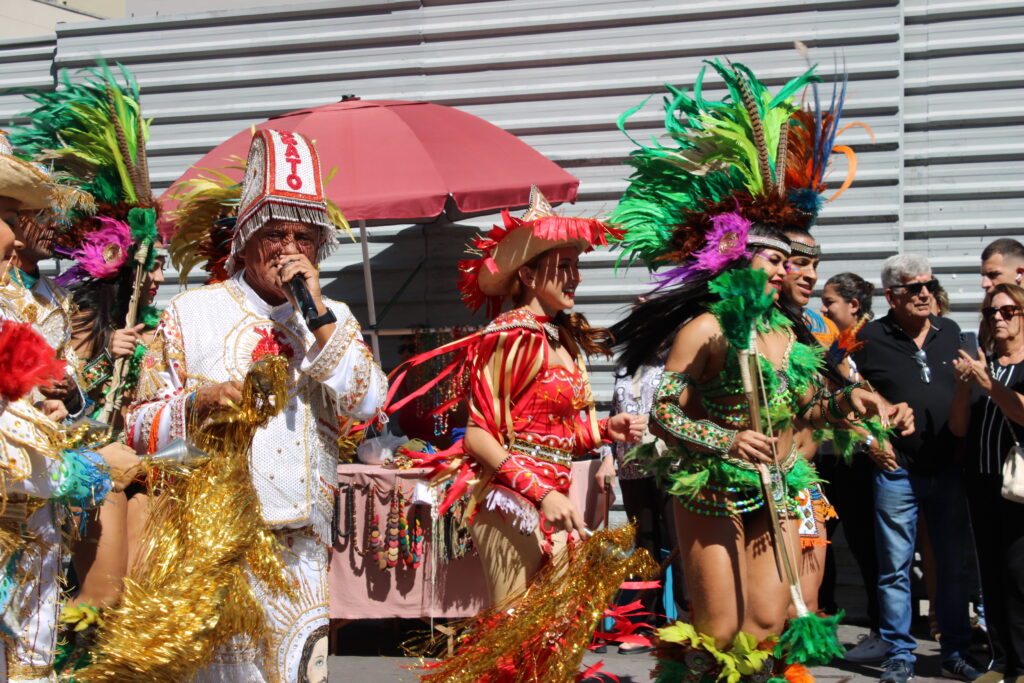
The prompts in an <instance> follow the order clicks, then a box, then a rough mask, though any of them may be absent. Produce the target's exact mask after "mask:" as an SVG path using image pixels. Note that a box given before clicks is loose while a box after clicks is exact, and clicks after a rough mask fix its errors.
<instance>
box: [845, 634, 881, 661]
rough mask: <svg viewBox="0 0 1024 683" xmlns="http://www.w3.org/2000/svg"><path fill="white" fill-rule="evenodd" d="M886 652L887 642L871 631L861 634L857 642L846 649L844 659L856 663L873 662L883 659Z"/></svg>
mask: <svg viewBox="0 0 1024 683" xmlns="http://www.w3.org/2000/svg"><path fill="white" fill-rule="evenodd" d="M888 652H889V643H887V642H885V641H884V640H882V637H881V636H880V635H878V634H877V633H875V632H874V631H872V632H871V633H869V634H868V635H863V636H861V637H860V639H859V640H858V641H857V644H856V645H854V646H853V647H851V648H850V649H849V650H847V651H846V656H845V657H844V659H846V661H848V662H857V663H858V664H873V663H877V662H881V661H882V660H884V659H885V656H886V654H888Z"/></svg>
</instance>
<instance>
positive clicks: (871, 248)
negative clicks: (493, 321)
mask: <svg viewBox="0 0 1024 683" xmlns="http://www.w3.org/2000/svg"><path fill="white" fill-rule="evenodd" d="M1017 4H1018V3H1010V2H981V1H977V2H975V1H973V0H971V1H968V0H962V1H961V2H947V3H940V2H926V1H925V0H905V1H904V2H902V3H901V2H899V1H898V0H830V1H820V2H783V1H781V0H704V1H703V2H687V3H681V2H679V1H678V0H614V1H612V0H595V1H588V2H584V1H581V0H490V1H487V0H479V1H473V0H470V1H456V0H452V1H451V2H446V1H434V0H426V1H424V2H417V1H413V0H394V1H392V2H387V1H385V0H376V1H373V2H370V1H365V2H358V1H348V2H341V3H338V2H333V3H321V4H314V5H293V6H289V7H288V8H287V9H281V10H265V9H254V10H242V11H234V10H232V11H227V12H209V13H204V14H195V15H187V16H161V17H157V18H152V19H138V18H136V19H132V20H120V21H106V22H95V23H90V24H78V25H61V26H59V27H58V30H57V39H56V43H55V45H56V55H55V59H54V65H55V66H56V67H58V68H60V67H72V68H77V67H81V66H85V65H88V64H91V63H92V62H93V61H94V60H95V59H96V58H97V57H101V56H102V57H104V58H106V59H107V60H109V61H120V62H123V63H125V64H126V65H127V66H129V67H130V68H131V69H132V70H133V72H134V73H135V74H136V76H137V77H138V79H139V82H140V84H141V85H142V89H143V103H144V107H145V111H146V112H147V114H148V115H149V116H153V117H155V119H156V122H155V124H154V125H153V128H152V141H151V144H150V150H151V159H150V166H151V169H152V172H153V175H154V181H155V183H156V185H157V187H159V188H164V187H166V186H167V184H168V183H170V182H171V181H172V180H173V179H174V178H176V177H178V176H179V175H180V174H181V173H182V172H183V171H184V170H185V169H186V168H187V167H188V165H189V164H190V163H192V162H193V161H195V160H196V159H198V158H199V157H200V156H201V155H202V154H203V153H205V152H206V151H207V150H209V149H210V148H211V147H213V146H215V145H216V144H218V143H219V142H221V141H223V140H224V139H226V138H227V137H229V136H230V135H232V134H234V133H235V132H237V131H238V130H241V129H242V128H244V127H247V126H249V125H251V124H254V123H257V122H259V121H261V120H263V119H264V118H266V117H267V116H269V115H272V114H275V113H280V112H284V111H290V110H293V109H297V108H300V107H307V106H315V105H318V104H324V103H328V102H334V101H337V100H338V99H340V97H341V95H343V94H345V93H354V94H357V95H359V96H360V97H363V98H364V99H371V98H373V99H385V98H387V99H423V100H430V101H434V102H438V103H442V104H447V105H451V106H456V107H459V108H461V109H464V110H465V111H468V112H470V113H472V114H475V115H477V116H480V117H482V118H485V119H487V120H489V121H491V122H492V123H494V124H496V125H498V126H501V127H503V128H505V129H507V130H509V131H511V132H513V133H515V134H517V135H519V136H520V137H522V138H523V139H524V140H525V141H526V142H528V143H529V144H531V145H533V146H534V147H536V148H537V149H538V150H540V151H541V152H542V153H544V154H546V155H547V156H548V157H550V158H551V159H553V160H555V161H557V162H558V163H560V164H562V165H563V166H564V167H566V168H567V169H568V170H569V171H570V172H572V173H573V174H575V175H577V176H578V177H579V178H580V180H581V184H580V201H579V202H578V203H577V205H575V206H573V207H565V208H564V209H563V210H565V211H571V212H578V213H580V214H585V215H599V214H603V213H605V212H607V211H608V210H609V209H611V208H612V206H613V205H614V203H615V201H616V199H617V197H618V196H619V195H620V194H621V192H622V190H623V189H624V188H625V186H626V181H625V177H626V176H627V174H628V169H627V168H626V167H624V166H622V165H621V162H622V160H623V158H624V157H625V156H626V155H627V154H628V153H629V151H630V144H629V143H628V141H627V140H625V138H624V137H623V136H622V135H621V134H620V133H619V132H618V131H617V130H616V129H615V120H616V118H617V117H618V115H619V114H620V113H621V112H623V111H624V110H626V109H627V108H629V107H631V106H633V105H635V104H637V103H639V102H640V101H641V100H642V99H643V98H644V97H646V96H648V95H651V94H654V95H656V96H655V97H654V98H652V100H651V102H650V104H649V105H648V107H647V109H645V110H644V111H643V112H641V113H640V114H638V115H636V116H635V117H634V118H633V121H632V124H631V125H632V128H633V130H634V131H635V134H636V135H638V136H647V135H651V134H653V133H655V132H656V131H657V130H658V128H659V126H660V120H661V110H660V93H661V91H662V88H661V86H662V84H664V83H673V84H676V85H686V86H689V85H691V84H692V83H693V81H694V79H695V77H696V74H697V72H698V71H699V69H700V67H701V59H702V58H706V57H715V56H728V57H730V58H732V59H733V60H734V61H740V62H744V63H746V64H748V65H750V66H751V67H752V68H754V70H755V71H756V73H758V75H759V76H760V77H762V78H763V79H765V80H767V81H768V82H769V83H771V84H772V85H773V86H777V85H779V84H780V83H782V82H783V81H784V80H786V79H787V78H789V77H791V76H792V75H794V74H796V73H797V72H799V71H800V69H801V68H802V67H803V60H802V58H801V57H800V56H799V55H798V54H797V52H796V51H795V50H794V49H793V46H792V45H793V41H794V40H801V41H803V42H804V43H806V44H807V45H808V46H809V47H810V50H811V58H812V60H814V61H818V62H819V63H820V64H821V73H822V74H823V75H825V76H826V77H829V76H830V75H831V73H832V68H833V60H836V59H838V60H839V62H840V63H842V62H844V61H845V65H846V68H847V69H848V71H849V73H850V87H849V97H848V104H847V110H846V115H847V117H848V118H849V119H851V120H853V119H856V120H860V121H863V122H865V123H867V124H869V125H870V126H871V127H872V128H873V129H874V132H875V135H876V140H875V144H874V145H871V144H868V142H869V141H868V137H867V135H866V133H864V131H862V130H861V129H858V128H855V129H852V130H851V131H849V132H848V133H847V134H846V135H844V137H843V140H844V142H847V143H850V144H853V145H854V147H855V148H856V150H857V152H858V155H859V161H860V167H859V171H858V180H857V183H856V184H855V185H854V187H853V188H852V189H851V190H849V191H848V192H847V193H846V194H845V195H844V196H843V197H841V198H840V199H839V200H838V201H837V202H835V204H832V205H829V206H828V207H827V208H826V209H825V211H824V212H823V216H822V218H821V221H820V225H819V226H818V227H817V228H816V230H815V232H816V235H817V236H818V238H819V239H820V240H821V242H822V243H823V246H824V249H825V252H826V261H825V263H824V264H823V266H822V269H821V275H822V282H823V281H824V279H825V278H827V277H828V276H830V275H832V274H834V273H836V272H839V271H841V270H853V271H855V272H859V273H861V274H862V275H864V276H865V277H867V278H868V279H871V280H875V281H876V282H877V279H878V271H879V265H880V263H881V261H882V260H883V259H884V258H885V257H887V256H889V255H891V254H893V253H896V252H897V251H899V250H901V249H903V250H922V251H926V252H927V253H928V254H929V256H931V257H932V258H934V259H935V261H936V263H937V264H939V265H940V266H941V269H942V277H943V279H944V280H946V279H947V278H949V277H952V275H953V274H956V276H957V285H958V286H959V285H960V284H961V283H963V284H969V285H970V287H965V288H964V292H963V293H961V292H959V291H954V298H955V300H956V301H957V303H958V317H960V318H961V320H962V322H966V321H970V320H973V314H972V313H970V312H969V310H968V309H969V308H970V307H971V306H976V304H977V301H978V297H977V293H976V292H974V291H973V288H974V285H975V284H976V277H975V276H974V272H976V270H977V269H976V265H975V264H974V263H973V261H972V259H974V260H976V257H977V252H978V251H979V250H980V248H981V245H982V243H984V242H985V241H987V240H988V239H990V238H993V237H995V236H997V235H1003V234H1014V233H1016V232H1017V228H1018V227H1019V224H1020V218H1019V216H1020V213H1021V211H1020V209H1021V202H1020V197H1021V185H1022V183H1024V181H1022V180H1021V178H1022V176H1024V174H1021V172H1020V171H1021V170H1022V169H1021V146H1022V144H1024V143H1022V142H1021V135H1020V132H1021V121H1020V113H1021V107H1022V106H1024V94H1022V91H1021V89H1020V88H1019V87H1016V88H1015V87H1008V85H1009V84H1014V83H1016V84H1018V86H1019V84H1020V82H1021V80H1022V79H1021V78H1020V75H1021V73H1020V69H1021V68H1022V67H1021V66H1020V59H1019V58H1020V46H1019V42H1020V41H1019V39H1016V37H1017V36H1019V35H1021V28H1024V26H1022V23H1024V18H1022V15H1021V10H1020V9H1018V8H1016V7H1015V6H1016V5H1017ZM37 47H38V46H37ZM24 49H25V48H24V47H19V46H13V45H12V46H7V45H0V69H2V70H3V71H2V72H0V73H2V74H3V76H4V77H7V76H10V77H12V78H27V79H30V80H31V79H35V82H37V83H39V82H40V76H39V74H42V75H44V76H45V75H46V74H47V73H48V70H49V69H48V65H47V68H45V69H41V70H40V69H39V68H37V67H36V66H35V63H34V62H27V61H26V62H25V68H24V76H22V75H21V68H20V67H19V66H18V64H17V63H16V62H15V61H14V60H15V59H16V57H15V56H14V55H15V54H16V53H17V52H18V50H24ZM40 49H41V48H40ZM49 49H51V50H52V49H53V44H52V43H51V44H50V48H49ZM29 64H32V66H31V68H29ZM44 80H45V79H44ZM5 82H6V81H5ZM711 82H712V83H715V81H713V80H712V81H711ZM826 87H828V86H826ZM712 89H714V88H712ZM21 108H23V107H21V106H16V105H15V104H14V103H13V100H12V98H10V97H0V115H3V116H5V117H6V116H7V115H9V114H10V113H13V112H14V111H16V110H19V109H21ZM904 126H906V130H905V131H904ZM901 143H902V144H901ZM904 145H905V147H904ZM381 163H386V160H383V159H382V160H381ZM844 163H845V162H844V161H843V160H842V159H837V166H838V168H837V171H836V173H837V174H841V173H842V172H843V169H842V166H843V164H844ZM975 197H977V199H975ZM904 199H905V200H906V201H905V203H904V201H903V200H904ZM493 220H496V217H494V216H492V217H484V218H480V219H475V220H472V221H469V222H467V223H466V224H464V225H460V226H451V225H443V224H433V225H429V226H394V227H381V228H373V229H372V230H371V240H372V241H371V244H370V253H371V258H372V263H373V270H374V282H375V288H376V296H377V306H378V310H380V309H381V308H382V307H383V306H384V305H385V304H386V303H387V301H388V300H389V299H390V297H391V296H392V295H393V294H394V293H395V291H396V290H397V289H398V288H399V286H400V285H401V284H402V282H403V281H404V280H405V276H406V274H407V273H408V272H410V271H411V269H412V268H414V267H415V266H416V264H418V263H419V262H420V261H421V260H424V259H426V263H427V265H426V266H425V267H424V269H423V271H421V273H420V274H419V275H418V276H417V278H416V280H415V281H414V282H413V283H412V286H410V287H409V289H408V290H407V291H406V293H405V296H404V297H403V298H402V299H401V300H400V301H399V302H398V303H396V305H395V306H394V308H393V309H392V310H391V312H390V313H389V314H388V316H387V318H386V320H385V326H390V327H408V326H411V325H413V324H416V323H425V324H432V325H441V324H453V323H466V322H469V321H471V320H472V319H471V318H470V317H469V316H468V314H467V313H466V312H465V311H464V310H463V309H462V307H461V305H460V304H459V303H458V301H457V297H456V291H455V287H454V281H455V269H454V263H455V261H456V260H457V259H458V258H459V257H460V255H461V254H460V252H461V251H462V247H463V245H464V244H465V243H466V241H467V240H468V238H469V237H470V236H471V235H472V234H473V233H474V232H475V231H476V230H478V229H480V228H484V227H487V226H488V225H489V224H490V223H491V222H492V221H493ZM979 224H981V225H984V226H987V227H984V228H981V227H979ZM901 228H902V233H901ZM614 257H615V255H614V254H609V253H606V252H599V253H594V254H589V255H587V256H586V257H585V259H584V265H585V271H584V278H585V281H584V285H583V286H582V287H581V289H580V290H579V292H580V293H579V296H578V299H577V309H578V310H580V311H582V312H584V313H586V314H587V315H588V316H589V317H590V319H591V322H592V323H596V324H609V323H611V322H614V320H616V319H617V318H618V317H619V315H620V314H621V313H622V311H623V308H624V306H626V305H628V303H629V302H630V301H631V299H632V298H633V297H634V296H636V295H638V294H640V293H642V292H643V291H645V289H646V287H647V285H646V283H647V278H646V274H645V272H644V271H643V270H642V269H632V270H629V271H625V272H623V271H619V273H618V274H616V273H615V272H614V269H613V264H614ZM359 259H360V252H359V249H358V246H357V245H349V246H346V247H344V248H343V249H342V250H341V251H340V252H339V253H338V254H337V255H335V256H334V257H332V258H331V259H330V261H329V262H328V263H327V264H325V268H324V270H325V274H326V276H327V278H328V279H330V280H332V283H331V285H329V287H328V289H329V291H330V293H331V294H332V295H334V296H338V297H339V298H342V299H344V300H346V301H348V302H349V303H350V304H351V305H352V306H353V309H354V310H355V311H356V314H357V315H358V316H361V317H363V319H364V320H365V317H364V316H363V313H364V311H365V306H363V305H361V304H362V301H363V300H364V298H365V297H364V293H363V287H362V279H361V270H360V260H359ZM947 273H948V275H947ZM972 278H973V279H972ZM174 289H175V288H174V287H173V286H170V285H169V286H166V287H165V292H164V294H165V295H170V294H171V293H172V290H174ZM968 290H970V291H968ZM385 349H386V351H387V350H389V349H391V350H393V345H389V344H386V345H385ZM595 365H596V369H597V370H598V372H596V373H595V389H596V391H597V394H598V397H599V399H601V400H602V401H603V400H606V399H607V397H608V395H609V389H610V386H609V381H610V375H609V373H608V372H607V370H608V367H607V364H606V363H603V362H601V361H597V362H596V364H595Z"/></svg>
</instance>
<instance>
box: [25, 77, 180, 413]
mask: <svg viewBox="0 0 1024 683" xmlns="http://www.w3.org/2000/svg"><path fill="white" fill-rule="evenodd" d="M84 73H85V74H86V75H87V77H86V78H85V79H84V80H83V81H82V82H74V81H72V80H71V77H70V76H69V75H68V72H67V71H63V72H62V73H61V75H60V77H59V85H58V87H57V88H56V89H55V90H53V91H42V90H25V91H23V93H24V94H25V96H26V97H27V98H29V99H30V100H32V101H33V102H35V104H36V108H35V109H33V110H32V111H30V112H27V113H25V114H24V116H25V117H26V118H28V120H29V123H28V125H26V126H22V127H19V128H15V129H14V131H13V132H12V135H11V141H12V143H13V144H14V145H15V146H16V147H18V149H19V150H20V151H21V152H23V153H25V154H28V155H30V156H31V157H32V158H33V159H35V160H36V161H40V162H44V163H47V164H49V165H51V166H53V167H54V168H55V169H56V170H57V171H58V172H59V173H61V174H62V175H63V176H64V177H66V178H68V179H69V180H70V181H71V182H73V183H74V184H75V185H77V187H78V188H79V189H80V190H81V191H83V192H87V193H89V194H90V195H91V196H92V197H94V198H95V201H96V205H95V207H90V208H92V210H91V211H82V210H72V211H70V212H69V213H68V220H67V225H66V226H65V227H64V230H63V231H62V233H63V234H62V235H61V237H60V239H59V244H58V246H57V247H56V249H55V253H56V254H57V255H58V256H59V257H63V258H68V259H70V260H71V261H72V264H71V266H70V267H69V268H67V269H66V270H65V271H64V272H63V273H61V275H59V276H58V277H57V278H56V280H55V282H56V283H57V284H58V285H60V286H61V287H65V288H67V289H69V290H70V291H71V293H72V296H73V297H74V300H75V303H76V305H77V307H78V309H79V310H80V311H81V312H83V313H85V314H86V315H84V316H78V317H77V318H76V320H75V321H74V322H73V324H74V326H75V329H76V332H79V333H87V334H88V336H90V337H93V338H95V339H96V340H97V344H96V346H97V347H98V348H97V350H96V351H95V353H94V354H93V356H92V357H91V358H88V359H83V362H82V366H81V367H80V368H79V369H78V370H79V372H80V375H81V379H82V385H83V386H82V388H83V390H84V391H85V392H86V395H87V397H88V398H89V399H90V406H89V408H88V409H87V410H88V414H90V415H92V416H95V417H97V418H99V419H101V420H103V421H111V420H112V419H113V420H114V421H115V422H116V420H117V418H116V417H114V414H115V412H116V411H117V409H118V408H119V406H120V405H123V404H126V403H127V401H125V400H124V399H125V397H126V395H127V394H130V393H131V391H132V390H133V389H134V387H135V384H136V383H137V381H138V374H139V367H140V363H141V360H142V355H143V353H144V352H145V348H144V347H142V346H141V345H139V346H138V347H137V348H136V353H135V354H134V355H133V356H132V357H130V358H128V359H122V360H120V361H119V362H117V363H115V362H114V361H113V360H112V359H111V358H110V355H109V353H108V352H107V349H106V346H107V344H106V341H107V336H108V335H109V333H110V330H111V329H120V328H123V327H132V326H134V325H136V324H137V323H139V322H142V323H144V324H145V325H146V329H150V330H152V329H154V328H155V327H156V323H157V321H158V320H159V319H160V311H158V310H157V309H155V308H153V307H152V306H148V305H146V304H145V303H144V302H143V301H142V298H143V297H144V296H145V294H143V293H141V292H140V291H139V290H140V289H141V286H142V282H143V279H144V277H145V274H146V273H148V272H150V271H152V270H153V269H154V268H155V267H156V265H157V259H158V258H160V255H159V253H158V250H157V249H156V246H155V245H156V242H157V241H158V236H157V226H156V221H157V213H156V204H155V201H154V199H153V195H152V191H151V189H150V181H149V168H148V163H147V160H146V140H147V139H148V138H149V124H150V121H148V120H146V119H145V118H144V117H143V116H142V110H141V105H140V94H139V86H138V84H137V83H136V82H135V79H134V78H133V77H132V75H131V73H129V72H128V70H127V69H125V68H123V67H121V68H120V72H119V73H120V80H119V79H118V77H117V76H115V75H114V73H113V72H112V71H111V70H110V69H109V68H108V67H107V66H106V65H105V64H101V65H100V67H99V68H94V69H87V70H85V72H84ZM121 81H123V84H122V82H121ZM93 214H95V215H93Z"/></svg>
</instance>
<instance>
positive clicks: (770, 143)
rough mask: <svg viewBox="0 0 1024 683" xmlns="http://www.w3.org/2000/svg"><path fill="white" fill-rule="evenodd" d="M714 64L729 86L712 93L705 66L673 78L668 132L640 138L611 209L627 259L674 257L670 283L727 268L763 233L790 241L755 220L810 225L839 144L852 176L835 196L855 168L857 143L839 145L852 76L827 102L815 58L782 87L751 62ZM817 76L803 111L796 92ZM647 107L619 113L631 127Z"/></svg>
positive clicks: (651, 263)
mask: <svg viewBox="0 0 1024 683" xmlns="http://www.w3.org/2000/svg"><path fill="white" fill-rule="evenodd" d="M707 64H709V65H710V66H711V67H712V68H713V69H714V70H715V72H716V73H717V74H718V75H719V76H720V77H721V78H722V79H723V81H724V82H725V88H726V91H727V92H726V96H725V97H724V98H723V99H722V100H710V99H707V98H705V96H704V76H705V73H706V67H705V68H704V69H701V72H700V74H699V75H698V77H697V81H696V83H695V84H694V86H693V90H692V91H689V90H683V89H679V88H675V87H672V86H667V87H668V90H669V95H668V96H667V97H665V99H664V106H665V131H666V135H665V138H666V140H664V141H655V142H654V143H653V144H652V145H650V146H647V145H643V144H640V143H638V142H637V143H636V144H637V147H638V148H637V149H636V150H634V151H633V152H632V154H631V155H630V158H629V161H628V162H627V163H629V164H630V165H631V166H633V167H634V172H633V174H632V175H631V176H630V181H631V182H630V185H629V188H628V189H627V190H626V192H625V194H624V195H623V197H622V200H621V201H620V203H619V205H618V206H617V207H616V208H615V210H614V211H613V213H612V215H611V222H613V223H615V224H616V225H618V226H619V227H620V228H622V229H623V231H624V236H623V239H622V240H621V245H622V247H623V256H622V257H620V260H622V259H625V260H627V261H629V262H632V261H634V260H636V259H639V260H641V261H642V262H643V263H644V264H645V265H646V266H647V267H648V268H650V269H651V270H655V269H657V268H658V267H660V266H662V265H665V264H672V265H674V266H675V267H674V268H673V269H672V270H671V271H669V272H667V273H664V274H662V275H660V276H659V279H660V280H661V282H662V286H665V285H670V284H676V283H679V282H684V281H686V280H688V279H690V278H692V277H693V276H694V275H695V274H696V273H699V272H704V273H708V274H714V273H717V272H720V271H722V270H724V269H725V268H726V267H728V265H729V264H731V263H733V262H734V261H736V260H738V259H739V258H741V257H743V256H745V255H747V256H748V255H749V251H748V247H750V246H754V245H755V243H765V245H766V246H771V247H774V248H780V246H782V247H786V246H787V245H781V243H779V244H774V243H773V244H767V243H766V239H767V238H764V237H757V236H754V235H751V234H750V232H749V228H750V225H751V224H752V223H766V224H769V225H772V226H774V227H775V228H777V229H779V230H781V231H786V230H787V229H791V228H797V229H799V230H806V229H808V228H809V227H810V226H811V225H812V224H813V222H814V220H815V218H816V216H817V212H818V209H819V208H820V206H821V203H822V201H823V199H822V197H821V193H822V192H823V191H824V189H825V185H824V178H825V173H826V170H827V169H828V165H829V156H830V154H831V153H832V151H833V150H836V151H841V152H842V153H844V154H845V155H846V156H847V158H848V159H850V168H849V172H848V174H847V179H846V182H845V183H844V185H843V187H842V188H840V190H839V192H837V193H836V194H835V195H833V197H832V198H835V196H837V195H838V194H839V193H840V192H842V191H843V190H845V189H846V187H848V186H849V183H851V182H852V181H853V174H854V172H855V170H856V164H855V157H854V155H853V151H852V150H851V149H850V148H848V147H842V146H835V145H834V139H835V136H836V135H837V134H838V133H839V132H841V131H842V129H839V128H838V125H837V124H838V120H839V113H840V111H841V109H842V105H843V99H844V96H845V80H844V81H843V83H844V85H843V88H842V92H841V93H839V94H836V95H834V96H833V98H832V103H831V107H830V108H829V109H827V110H822V108H821V105H820V101H819V99H818V97H817V88H816V86H815V84H816V82H817V81H818V80H819V79H818V77H817V76H815V75H814V67H811V68H809V69H808V70H807V71H806V72H804V73H803V74H801V75H800V76H798V77H796V78H794V79H792V80H790V81H789V82H787V83H786V84H785V85H783V86H782V87H781V88H780V89H779V90H778V91H777V92H774V93H773V92H771V91H770V90H769V89H768V87H767V86H766V85H765V84H764V83H762V82H761V81H759V80H758V79H757V77H756V76H755V75H754V73H753V72H752V71H751V70H750V69H748V68H747V67H746V66H744V65H742V64H738V63H733V64H723V63H722V62H720V61H718V60H715V61H709V62H707ZM808 85H812V86H815V90H814V92H815V109H814V110H811V111H804V110H802V109H801V108H800V107H799V106H798V105H797V104H796V103H795V97H796V95H797V94H798V93H800V92H801V91H802V90H803V89H804V88H805V87H807V86H808ZM645 103H646V102H645ZM642 107H643V104H641V105H640V106H638V107H634V108H633V109H630V110H629V111H627V112H625V113H624V114H623V115H622V116H621V117H620V118H619V128H620V130H622V131H623V132H624V133H626V121H627V120H628V119H629V117H630V116H632V115H633V114H635V113H636V112H637V111H639V110H640V109H641V108H642ZM626 134H627V135H628V133H626ZM631 139H632V138H631ZM634 142H635V140H634ZM767 241H771V242H777V241H776V240H767ZM787 250H788V248H782V251H787Z"/></svg>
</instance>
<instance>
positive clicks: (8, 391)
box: [0, 320, 65, 401]
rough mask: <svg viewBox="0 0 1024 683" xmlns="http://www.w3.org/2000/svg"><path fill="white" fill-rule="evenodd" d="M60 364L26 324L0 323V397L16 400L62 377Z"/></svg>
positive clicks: (7, 321) (61, 362) (30, 326)
mask: <svg viewBox="0 0 1024 683" xmlns="http://www.w3.org/2000/svg"><path fill="white" fill-rule="evenodd" d="M64 367H65V365H64V361H63V360H60V359H59V358H56V354H55V353H54V351H53V349H51V348H50V345H49V344H47V343H46V340H45V339H43V337H42V335H40V334H39V333H38V332H36V331H35V330H33V329H32V325H30V324H29V323H18V322H14V321H12V320H3V321H0V396H3V398H5V399H7V400H8V401H16V400H18V399H19V398H21V397H23V396H25V394H27V393H28V392H30V391H32V389H34V388H35V387H38V386H43V385H50V384H52V383H53V382H55V381H57V380H59V379H60V378H61V377H63V376H64Z"/></svg>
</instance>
